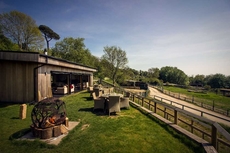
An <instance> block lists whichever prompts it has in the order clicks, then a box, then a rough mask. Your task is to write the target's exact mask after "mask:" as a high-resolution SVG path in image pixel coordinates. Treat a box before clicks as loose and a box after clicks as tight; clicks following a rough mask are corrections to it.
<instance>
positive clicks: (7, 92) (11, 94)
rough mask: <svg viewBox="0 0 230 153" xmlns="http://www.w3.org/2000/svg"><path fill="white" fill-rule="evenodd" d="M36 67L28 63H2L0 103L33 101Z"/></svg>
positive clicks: (0, 69) (0, 64) (0, 66)
mask: <svg viewBox="0 0 230 153" xmlns="http://www.w3.org/2000/svg"><path fill="white" fill-rule="evenodd" d="M36 66H37V65H36V64H35V63H28V62H13V61H0V102H16V103H27V102H31V101H33V100H34V77H33V69H34V67H36Z"/></svg>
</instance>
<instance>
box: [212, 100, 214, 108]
mask: <svg viewBox="0 0 230 153" xmlns="http://www.w3.org/2000/svg"><path fill="white" fill-rule="evenodd" d="M212 110H214V100H213V103H212Z"/></svg>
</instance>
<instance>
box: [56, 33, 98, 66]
mask: <svg viewBox="0 0 230 153" xmlns="http://www.w3.org/2000/svg"><path fill="white" fill-rule="evenodd" d="M52 55H53V56H56V57H60V58H63V59H66V60H69V61H72V62H75V63H79V64H84V65H88V66H92V65H94V62H95V60H96V59H95V58H93V57H92V55H91V53H90V51H89V49H87V48H86V47H85V44H84V38H72V37H68V38H64V39H63V40H62V41H60V42H57V43H55V47H54V48H53V50H52Z"/></svg>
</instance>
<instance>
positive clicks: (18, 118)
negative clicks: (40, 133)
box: [10, 117, 19, 120]
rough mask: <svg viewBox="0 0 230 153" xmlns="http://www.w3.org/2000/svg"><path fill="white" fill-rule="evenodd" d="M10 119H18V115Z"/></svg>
mask: <svg viewBox="0 0 230 153" xmlns="http://www.w3.org/2000/svg"><path fill="white" fill-rule="evenodd" d="M10 119H14V120H15V119H19V117H11V118H10Z"/></svg>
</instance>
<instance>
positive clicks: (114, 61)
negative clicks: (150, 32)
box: [102, 46, 128, 84]
mask: <svg viewBox="0 0 230 153" xmlns="http://www.w3.org/2000/svg"><path fill="white" fill-rule="evenodd" d="M103 51H104V55H103V56H102V59H104V60H106V61H107V62H108V64H107V65H104V66H105V67H106V70H107V73H108V75H109V77H110V78H111V79H112V80H113V84H115V79H116V75H117V72H118V70H119V69H122V68H124V67H125V65H126V64H127V63H128V59H127V57H126V52H125V51H124V50H122V49H121V48H120V47H116V46H111V47H109V46H106V47H104V50H103Z"/></svg>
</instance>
